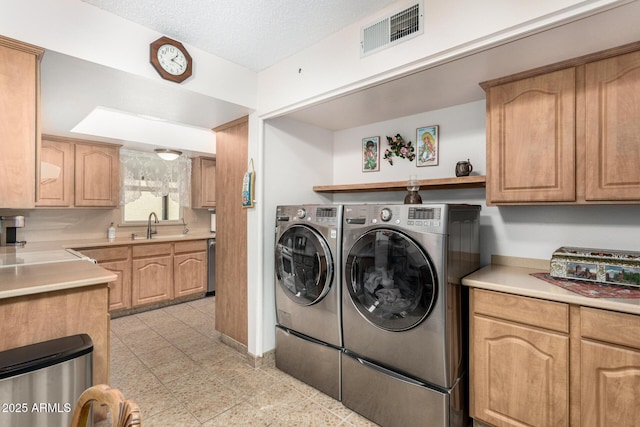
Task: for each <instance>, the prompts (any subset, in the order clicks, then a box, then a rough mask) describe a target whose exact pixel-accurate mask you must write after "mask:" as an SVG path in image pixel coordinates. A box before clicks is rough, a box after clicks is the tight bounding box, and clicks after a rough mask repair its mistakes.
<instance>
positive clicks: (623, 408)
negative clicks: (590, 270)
mask: <svg viewBox="0 0 640 427" xmlns="http://www.w3.org/2000/svg"><path fill="white" fill-rule="evenodd" d="M580 330H581V332H580V335H581V341H580V369H581V371H580V374H581V375H580V377H581V381H582V384H581V387H580V416H581V423H580V425H582V426H588V427H608V426H616V427H618V426H619V427H632V426H637V425H638V422H639V421H638V420H640V405H639V404H638V402H639V401H640V318H639V317H638V316H633V315H630V314H624V313H615V312H610V311H606V310H597V309H592V308H586V307H582V308H581V309H580Z"/></svg>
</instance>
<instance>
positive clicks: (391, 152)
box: [384, 133, 416, 166]
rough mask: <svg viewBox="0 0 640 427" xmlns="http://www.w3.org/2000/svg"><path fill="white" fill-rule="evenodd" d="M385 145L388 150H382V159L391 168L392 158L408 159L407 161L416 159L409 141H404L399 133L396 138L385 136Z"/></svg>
mask: <svg viewBox="0 0 640 427" xmlns="http://www.w3.org/2000/svg"><path fill="white" fill-rule="evenodd" d="M387 143H388V144H389V148H387V149H386V150H384V158H385V160H386V161H388V162H389V164H390V165H391V166H393V158H394V157H398V158H400V159H408V160H409V161H413V159H414V158H415V157H416V154H415V150H414V149H413V145H411V141H408V142H407V141H405V140H404V138H403V137H402V136H400V134H399V133H397V134H396V136H387Z"/></svg>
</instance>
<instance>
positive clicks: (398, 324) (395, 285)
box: [345, 229, 437, 331]
mask: <svg viewBox="0 0 640 427" xmlns="http://www.w3.org/2000/svg"><path fill="white" fill-rule="evenodd" d="M345 279H346V282H347V283H346V287H347V289H348V292H349V296H350V297H351V301H352V302H353V304H354V305H355V307H356V308H357V309H358V311H359V312H360V314H361V315H362V316H363V317H364V318H365V319H367V320H368V321H369V322H370V323H372V324H374V325H376V326H378V327H380V328H382V329H385V330H388V331H404V330H407V329H411V328H413V327H414V326H416V325H418V324H419V323H420V322H421V321H422V320H423V319H425V318H426V317H427V316H428V315H429V313H430V311H431V309H432V307H433V304H434V301H435V298H436V294H437V281H436V277H435V270H434V269H433V267H432V263H431V261H430V259H429V257H428V255H427V254H425V252H424V251H423V250H422V249H421V248H420V247H419V246H418V244H417V243H415V242H414V241H413V240H412V239H411V238H409V237H408V236H406V235H404V234H402V233H400V232H398V231H394V230H389V229H375V230H371V231H369V232H367V233H366V234H364V235H363V236H362V237H360V238H359V239H358V240H357V241H356V243H355V244H354V245H353V247H352V248H351V250H350V251H349V255H348V256H347V259H346V263H345Z"/></svg>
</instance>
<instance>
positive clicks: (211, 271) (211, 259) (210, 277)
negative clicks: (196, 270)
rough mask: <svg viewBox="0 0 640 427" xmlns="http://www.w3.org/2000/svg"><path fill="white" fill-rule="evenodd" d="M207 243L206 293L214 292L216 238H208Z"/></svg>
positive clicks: (212, 293) (213, 293) (211, 293)
mask: <svg viewBox="0 0 640 427" xmlns="http://www.w3.org/2000/svg"><path fill="white" fill-rule="evenodd" d="M208 243H209V244H208V245H207V258H208V262H207V295H215V294H216V239H209V242H208Z"/></svg>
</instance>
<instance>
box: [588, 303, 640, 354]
mask: <svg viewBox="0 0 640 427" xmlns="http://www.w3.org/2000/svg"><path fill="white" fill-rule="evenodd" d="M580 333H581V335H582V336H583V337H585V338H592V339H595V340H599V341H604V342H609V343H612V344H619V345H624V346H627V347H633V348H638V349H640V316H634V315H633V314H624V313H616V312H613V311H605V310H598V309H595V308H587V307H581V308H580Z"/></svg>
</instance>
